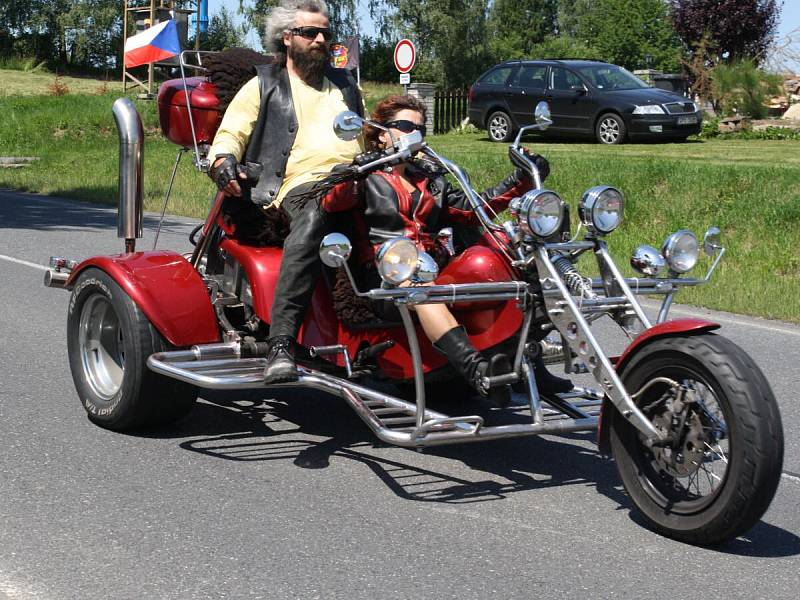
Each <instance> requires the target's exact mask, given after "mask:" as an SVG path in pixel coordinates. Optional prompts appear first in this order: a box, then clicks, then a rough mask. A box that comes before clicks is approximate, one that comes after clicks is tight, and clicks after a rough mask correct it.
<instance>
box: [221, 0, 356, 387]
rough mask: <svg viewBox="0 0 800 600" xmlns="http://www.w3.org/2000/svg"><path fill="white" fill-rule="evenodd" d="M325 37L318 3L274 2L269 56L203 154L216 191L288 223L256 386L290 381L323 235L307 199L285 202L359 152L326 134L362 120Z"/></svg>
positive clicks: (324, 13) (324, 16) (320, 217)
mask: <svg viewBox="0 0 800 600" xmlns="http://www.w3.org/2000/svg"><path fill="white" fill-rule="evenodd" d="M331 38H332V33H331V29H330V23H329V21H328V8H327V5H326V4H325V2H324V1H323V0H283V2H281V4H280V5H279V6H277V7H276V8H274V9H273V10H272V12H271V13H270V16H269V18H268V20H267V24H266V33H265V37H264V47H265V48H268V49H269V50H271V51H272V52H273V53H274V54H275V55H276V56H277V59H276V61H275V62H274V63H272V64H269V65H264V66H259V67H256V73H257V76H256V77H254V78H253V79H251V80H250V81H249V82H247V83H246V84H245V85H244V86H243V87H242V89H241V90H240V91H239V92H238V93H237V94H236V96H235V97H234V99H233V100H232V101H231V103H230V105H229V106H228V109H227V110H226V111H225V115H224V116H223V119H222V123H221V125H220V128H219V130H218V131H217V135H216V137H215V138H214V143H213V145H212V146H211V149H210V150H209V156H211V157H213V161H214V162H213V163H212V166H211V170H210V175H211V178H212V179H213V180H214V181H215V182H216V184H217V187H218V188H219V189H220V190H222V191H224V192H225V193H226V194H228V195H229V196H237V197H240V198H241V201H242V202H250V201H252V202H253V203H255V204H256V205H258V206H260V207H262V208H263V209H270V208H275V207H279V209H280V210H282V211H283V212H284V214H285V215H286V217H287V218H288V220H289V234H288V236H287V237H286V239H285V240H284V244H283V259H282V262H281V269H280V274H279V278H278V283H277V286H276V288H275V299H274V301H273V305H272V311H271V321H272V322H271V323H270V330H269V350H268V353H267V366H266V368H265V369H264V381H265V383H280V382H286V381H295V380H297V366H296V364H295V360H294V344H295V341H296V338H297V333H298V331H299V329H300V325H301V324H302V322H303V317H304V316H305V310H306V307H307V305H308V304H309V301H310V300H311V294H312V293H313V291H314V285H315V283H316V280H317V278H318V275H319V271H320V264H319V256H318V251H319V244H320V241H321V240H322V237H323V236H324V235H325V233H327V227H326V219H325V213H324V212H323V211H321V210H318V207H317V206H316V203H314V202H306V203H295V202H292V198H293V197H296V196H300V195H302V194H303V193H305V192H306V191H307V190H308V189H309V187H311V186H312V185H313V184H314V182H316V181H317V180H319V179H322V178H324V177H325V176H326V175H328V174H329V173H330V171H331V169H332V168H333V167H334V166H335V165H337V164H341V163H349V162H351V161H352V159H353V158H354V157H355V156H356V154H358V153H359V152H360V151H361V149H362V148H361V145H360V142H359V141H352V142H345V141H342V140H340V139H338V138H337V137H336V136H335V134H334V132H333V127H332V125H333V119H334V117H335V116H336V115H337V114H339V113H340V112H342V111H344V110H352V111H354V112H356V113H358V114H360V115H362V114H363V103H362V100H361V95H360V94H359V91H358V87H357V86H356V84H355V81H354V80H353V78H352V76H350V75H349V74H348V73H347V72H346V71H344V70H340V69H334V68H332V67H331V66H330V41H331ZM240 162H246V163H248V165H247V166H248V169H247V172H248V173H253V172H255V171H258V170H260V174H259V175H258V179H257V181H254V180H253V178H252V175H251V178H250V179H247V177H246V176H245V175H243V174H241V169H237V166H238V164H239V163H240ZM254 165H255V166H256V168H255V169H254V168H253V166H254ZM258 165H260V168H259V167H258ZM237 173H238V174H237ZM240 184H241V185H240Z"/></svg>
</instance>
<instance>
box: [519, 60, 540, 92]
mask: <svg viewBox="0 0 800 600" xmlns="http://www.w3.org/2000/svg"><path fill="white" fill-rule="evenodd" d="M546 80H547V66H546V65H523V66H522V68H520V70H519V72H518V73H517V75H516V77H514V80H513V81H512V85H517V86H519V87H523V88H529V89H535V90H543V89H544V88H545V81H546Z"/></svg>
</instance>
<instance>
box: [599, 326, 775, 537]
mask: <svg viewBox="0 0 800 600" xmlns="http://www.w3.org/2000/svg"><path fill="white" fill-rule="evenodd" d="M622 381H623V383H624V384H625V388H626V389H627V390H628V392H629V393H631V394H636V393H637V392H640V391H641V393H640V394H639V395H638V396H637V397H636V403H637V405H638V406H639V407H640V409H641V410H642V412H643V413H644V414H645V415H646V416H647V417H648V418H649V419H650V421H651V422H652V423H653V425H654V426H655V427H656V429H659V430H661V431H663V432H665V433H667V434H669V435H671V436H673V439H674V441H673V442H672V443H670V444H669V445H667V446H663V447H651V448H648V447H647V445H646V444H645V443H644V438H643V436H642V435H641V434H640V433H639V432H638V431H637V430H636V429H635V428H634V427H633V426H631V425H630V424H629V423H628V422H627V421H626V420H625V419H623V418H622V417H621V416H620V415H619V414H615V415H614V419H613V422H612V425H611V432H610V433H611V448H612V453H613V455H614V458H615V460H616V462H617V469H618V470H619V474H620V477H621V479H622V483H623V485H624V486H625V489H626V490H627V492H628V494H629V495H630V497H631V499H632V500H633V502H634V504H635V505H636V507H637V508H638V509H639V510H640V511H641V514H642V515H643V517H644V519H645V520H646V521H647V523H648V524H649V525H650V526H651V527H652V528H653V529H655V530H656V531H658V532H659V533H662V534H663V535H666V536H668V537H671V538H675V539H678V540H681V541H684V542H688V543H692V544H700V545H714V544H721V543H723V542H726V541H728V540H731V539H733V538H735V537H736V536H738V535H740V534H742V533H744V532H745V531H746V530H748V529H749V528H750V527H752V526H753V525H754V524H755V523H756V522H757V521H758V520H759V519H760V518H761V516H762V515H763V514H764V512H765V511H766V510H767V508H768V507H769V504H770V502H771V501H772V497H773V496H774V495H775V490H776V488H777V486H778V482H779V480H780V475H781V468H782V464H783V430H782V426H781V419H780V414H779V412H778V406H777V403H776V402H775V397H774V395H773V394H772V390H771V389H770V387H769V383H767V380H766V379H765V377H764V375H763V374H762V373H761V371H760V369H759V368H758V367H757V366H756V364H755V363H754V362H753V360H752V359H751V358H750V357H749V356H748V355H747V354H746V353H745V352H744V351H743V350H742V349H741V348H739V347H738V346H736V345H735V344H734V343H733V342H731V341H729V340H727V339H725V338H723V337H720V336H717V335H714V334H703V335H692V336H686V337H681V336H676V337H669V338H662V339H658V340H655V341H653V342H651V343H649V344H647V345H646V346H644V347H643V348H642V349H640V350H639V351H638V352H637V353H636V354H635V355H634V356H633V357H632V358H631V360H630V362H629V363H628V364H627V365H626V367H625V368H624V370H623V372H622ZM670 382H674V384H673V383H670ZM648 384H650V385H649V386H648ZM684 392H685V393H684Z"/></svg>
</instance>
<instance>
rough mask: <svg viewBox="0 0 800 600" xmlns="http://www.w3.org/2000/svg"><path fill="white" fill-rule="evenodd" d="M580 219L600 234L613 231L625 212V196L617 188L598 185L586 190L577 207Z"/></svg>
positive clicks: (591, 229)
mask: <svg viewBox="0 0 800 600" xmlns="http://www.w3.org/2000/svg"><path fill="white" fill-rule="evenodd" d="M578 213H579V215H580V217H581V221H582V222H583V224H584V225H586V227H587V228H588V229H589V230H590V231H592V232H594V233H599V234H600V235H606V234H609V233H611V232H612V231H614V230H615V229H616V228H617V227H619V224H620V223H622V217H623V215H624V214H625V197H624V196H623V195H622V192H620V191H619V190H618V189H617V188H613V187H611V186H608V185H598V186H595V187H593V188H590V189H588V190H586V191H585V192H584V193H583V196H582V197H581V203H580V206H579V208H578Z"/></svg>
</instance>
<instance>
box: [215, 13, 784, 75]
mask: <svg viewBox="0 0 800 600" xmlns="http://www.w3.org/2000/svg"><path fill="white" fill-rule="evenodd" d="M359 4H360V7H361V8H360V10H359V20H360V25H361V31H362V32H364V33H365V34H367V35H370V34H371V33H373V32H374V31H375V28H374V26H373V24H372V22H371V20H370V18H369V14H368V13H367V11H366V9H365V8H364V7H365V2H359ZM223 5H224V6H226V7H227V8H228V10H229V11H230V12H231V13H233V14H234V15H236V11H237V10H238V8H239V0H209V2H208V12H209V16H211V15H213V14H215V13H217V12H219V9H220V7H221V6H223ZM236 19H237V21H239V20H241V17H239V16H238V15H237V16H236ZM799 28H800V0H783V10H782V11H781V20H780V24H779V25H778V38H781V37H783V36H785V35H787V34H788V33H789V32H791V31H793V30H795V29H799ZM259 38H260V35H259V34H258V33H257V32H255V31H251V32H250V35H249V36H248V39H247V41H248V43H249V44H251V45H254V46H255V45H256V44H257V43H259V44H260V41H259ZM798 38H799V39H798V41H797V45H798V46H800V34H798ZM412 41H413V40H412ZM795 71H800V64H797V65H796V66H795Z"/></svg>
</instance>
